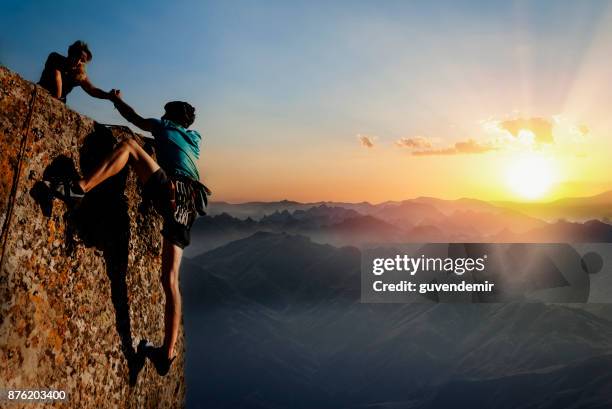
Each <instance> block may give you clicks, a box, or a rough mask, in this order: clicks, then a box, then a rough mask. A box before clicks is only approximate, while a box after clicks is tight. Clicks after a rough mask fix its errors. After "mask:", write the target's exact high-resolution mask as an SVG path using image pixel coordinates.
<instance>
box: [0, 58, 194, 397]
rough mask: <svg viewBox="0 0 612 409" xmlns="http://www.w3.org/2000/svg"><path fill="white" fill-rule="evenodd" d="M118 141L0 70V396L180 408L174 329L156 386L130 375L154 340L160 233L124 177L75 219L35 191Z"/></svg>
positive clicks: (143, 372) (146, 376)
mask: <svg viewBox="0 0 612 409" xmlns="http://www.w3.org/2000/svg"><path fill="white" fill-rule="evenodd" d="M126 137H137V138H138V136H137V135H133V134H131V132H130V131H129V130H128V129H127V128H119V127H107V126H103V125H100V124H97V123H95V122H94V121H92V120H91V119H89V118H87V117H84V116H82V115H79V114H78V113H76V112H74V111H72V110H70V109H69V108H67V107H66V106H65V105H64V104H63V103H61V102H60V101H58V100H56V99H54V98H52V97H51V96H50V95H49V94H48V93H47V92H46V91H45V90H44V89H42V88H40V87H39V86H36V85H34V84H32V83H30V82H28V81H25V80H23V79H22V78H20V77H19V76H18V75H16V74H14V73H12V72H11V71H9V70H7V69H6V68H3V67H0V227H1V229H2V230H1V234H2V235H1V241H0V252H1V264H0V388H7V389H13V388H14V389H56V390H63V391H66V393H67V395H68V399H67V401H65V402H57V403H55V405H54V406H55V407H70V408H73V407H79V408H103V407H109V408H111V407H112V408H149V407H151V408H157V407H160V408H173V407H183V406H184V397H185V382H184V374H183V364H184V362H183V356H184V342H183V341H184V339H183V330H182V328H181V331H180V335H179V341H178V344H177V351H178V352H179V356H178V358H177V360H176V361H175V364H174V365H173V367H172V369H171V371H170V373H169V374H168V375H167V376H166V377H160V376H159V375H158V374H157V373H156V372H155V370H154V368H153V366H152V364H151V363H150V362H149V361H147V362H146V364H145V365H144V367H141V365H139V364H138V361H139V359H138V356H137V353H136V350H135V348H136V346H137V344H138V342H139V341H140V340H141V339H142V338H147V339H150V340H153V341H154V342H155V343H158V344H159V343H160V342H161V341H162V339H163V313H164V294H163V291H162V287H161V283H160V281H159V276H160V253H161V240H160V234H159V230H160V228H161V223H160V219H159V217H158V216H157V214H156V213H155V212H154V210H152V209H151V208H150V207H149V206H147V205H146V203H142V200H141V196H140V186H139V184H138V182H137V180H136V177H135V175H134V173H133V172H131V171H130V170H129V169H125V170H124V171H123V172H121V173H120V174H118V175H117V176H115V177H113V178H111V179H109V180H108V181H106V182H105V183H103V184H101V185H100V186H98V187H97V188H96V189H94V190H92V192H91V193H90V194H88V195H87V197H86V198H85V199H84V201H83V202H82V204H81V205H80V206H79V207H78V208H77V209H75V210H70V209H68V208H67V207H66V206H65V205H64V204H63V203H62V202H60V201H58V200H53V201H52V200H50V198H49V197H48V194H47V192H46V191H45V190H44V189H43V188H42V184H41V183H40V181H41V180H42V179H43V177H46V176H52V175H54V174H71V173H74V172H80V173H87V172H88V170H89V169H91V168H92V167H93V166H95V165H96V163H97V162H98V161H99V160H100V158H101V157H103V156H104V155H105V154H106V153H108V152H109V151H110V150H112V148H113V146H114V145H115V144H116V143H117V141H119V140H121V139H123V138H126ZM4 403H6V402H0V406H2V405H3V404H4ZM18 406H19V405H18ZM43 406H44V407H49V406H48V404H47V405H43V404H39V405H31V404H28V405H27V407H43Z"/></svg>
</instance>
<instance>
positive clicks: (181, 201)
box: [142, 168, 197, 249]
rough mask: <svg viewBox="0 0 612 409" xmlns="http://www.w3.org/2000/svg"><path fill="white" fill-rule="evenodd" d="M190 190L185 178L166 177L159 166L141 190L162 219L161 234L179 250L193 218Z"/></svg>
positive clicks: (188, 237) (191, 191)
mask: <svg viewBox="0 0 612 409" xmlns="http://www.w3.org/2000/svg"><path fill="white" fill-rule="evenodd" d="M192 193H193V190H192V186H191V183H190V182H189V179H188V178H181V177H169V176H168V175H167V174H166V172H164V170H163V169H162V168H159V169H158V170H157V171H156V172H155V173H153V174H152V175H151V176H150V177H149V180H147V183H145V185H144V187H143V190H142V194H143V197H144V198H145V199H147V200H151V201H152V203H153V206H154V207H155V209H156V210H157V212H158V213H159V214H160V215H161V217H162V219H163V220H164V226H163V228H162V231H161V233H162V236H164V238H165V239H167V240H169V241H170V242H171V243H173V244H176V245H177V246H179V247H180V248H182V249H184V248H185V247H187V246H188V245H189V243H190V241H191V226H192V225H193V222H194V221H195V219H196V217H197V212H196V210H195V204H194V200H193V194H192Z"/></svg>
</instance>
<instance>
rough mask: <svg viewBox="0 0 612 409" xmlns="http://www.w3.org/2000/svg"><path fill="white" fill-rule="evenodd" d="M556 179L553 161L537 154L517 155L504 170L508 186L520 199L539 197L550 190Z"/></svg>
mask: <svg viewBox="0 0 612 409" xmlns="http://www.w3.org/2000/svg"><path fill="white" fill-rule="evenodd" d="M556 180H557V175H556V170H555V166H554V163H553V161H552V160H551V159H550V158H547V157H544V156H541V155H538V154H525V155H522V156H518V157H517V158H515V159H514V160H513V161H512V162H511V163H510V165H509V166H508V168H507V170H506V182H507V185H508V187H509V188H510V189H511V190H512V192H513V193H514V194H516V195H518V196H519V197H521V198H522V199H528V200H536V199H541V198H542V197H544V196H545V195H546V194H547V193H548V192H549V191H550V189H551V188H552V187H553V185H554V184H555V182H556Z"/></svg>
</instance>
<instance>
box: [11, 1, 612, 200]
mask: <svg viewBox="0 0 612 409" xmlns="http://www.w3.org/2000/svg"><path fill="white" fill-rule="evenodd" d="M1 7H2V13H0V25H1V26H2V27H3V32H4V33H5V36H3V38H2V39H1V40H0V62H1V63H2V64H3V65H6V66H8V67H9V68H11V69H12V70H14V71H17V72H19V73H20V74H21V75H22V76H24V77H25V78H27V79H30V80H34V81H35V80H37V79H38V77H39V75H40V71H41V69H42V66H43V64H44V60H45V58H46V56H47V54H48V53H49V52H51V51H59V52H62V53H65V52H66V48H67V46H68V45H69V44H70V43H72V42H73V41H74V40H75V39H83V40H85V41H86V42H88V43H89V45H90V47H91V49H92V51H93V55H94V58H93V61H92V62H91V63H90V64H89V66H88V73H89V76H90V78H91V80H92V82H94V84H96V85H97V86H99V87H100V88H103V89H110V88H120V89H121V90H122V91H123V94H124V98H125V100H126V101H127V102H128V103H130V104H131V105H133V106H134V107H135V108H136V109H137V110H138V111H139V112H141V113H142V114H143V115H145V116H159V115H160V114H161V113H162V112H161V111H162V106H163V104H164V102H166V101H168V100H174V99H180V100H187V101H190V102H191V103H192V104H193V105H194V106H196V108H197V120H196V123H195V126H194V127H195V128H197V129H199V130H201V131H202V132H203V134H204V135H205V145H204V155H203V159H202V164H201V167H202V168H203V170H204V173H205V174H206V175H207V176H208V177H209V178H212V179H214V180H217V181H219V184H220V185H221V186H225V187H223V188H221V197H222V198H226V199H228V200H247V199H258V198H259V199H262V198H282V197H286V196H292V195H293V196H294V197H295V198H298V197H297V196H300V194H299V192H302V191H309V192H315V193H313V194H312V195H302V197H301V198H302V199H305V198H311V199H315V198H320V199H323V198H326V197H324V196H326V195H328V196H329V195H330V194H333V193H334V191H335V189H334V184H333V183H331V182H330V181H322V182H317V179H316V178H315V177H312V176H307V173H308V172H309V171H310V170H312V172H316V171H317V169H318V168H320V169H321V172H325V173H326V174H328V175H329V173H330V172H331V173H332V174H336V175H337V179H336V180H335V182H334V183H336V184H338V183H341V184H343V186H349V187H350V188H351V189H353V190H351V191H355V192H356V189H359V186H360V183H363V182H362V181H363V176H364V175H365V172H366V170H364V175H361V176H359V172H357V175H355V171H354V169H352V168H353V166H360V167H362V168H363V169H367V175H368V181H369V182H374V183H382V182H383V181H384V180H386V179H388V178H389V176H388V175H389V173H397V174H401V173H402V172H404V171H406V170H405V169H404V166H407V165H403V164H401V162H400V161H404V162H406V161H409V160H411V159H410V158H406V157H405V156H406V155H403V157H402V156H401V155H399V156H398V155H397V154H394V155H396V156H398V157H397V158H395V159H393V160H394V161H396V162H397V166H396V168H392V167H389V165H388V163H386V162H388V160H389V158H388V157H387V156H389V155H391V154H388V155H387V156H385V158H384V159H383V158H378V159H376V158H364V156H363V155H365V153H363V152H362V151H361V150H360V147H359V146H358V143H356V138H355V136H356V135H358V134H367V135H373V138H374V139H375V140H376V141H377V143H379V144H380V143H388V144H392V143H393V140H395V139H397V138H400V137H405V136H414V135H425V136H427V137H432V138H437V139H440V140H442V141H448V143H452V142H453V141H457V140H460V139H462V138H465V137H467V136H469V137H472V136H474V135H477V133H478V132H479V131H478V129H477V127H478V125H477V124H478V121H479V120H483V119H485V118H489V117H499V116H503V115H508V114H509V113H511V112H513V111H516V110H520V111H521V112H525V114H526V115H530V116H534V115H537V116H550V115H553V114H556V113H558V112H561V111H562V110H563V107H564V103H565V102H566V101H567V100H568V98H569V97H568V95H569V94H571V93H572V90H573V88H572V87H573V85H574V84H575V82H576V81H573V79H575V78H576V77H577V76H578V75H579V73H580V72H581V70H582V69H583V68H584V64H585V60H588V58H587V57H588V55H591V54H589V53H592V50H593V44H595V43H596V42H595V41H594V39H597V38H598V39H599V43H605V42H606V41H607V40H609V36H608V34H609V33H608V31H607V30H606V29H605V28H602V27H604V26H605V25H606V24H605V21H607V20H606V19H607V18H608V15H609V13H608V7H607V2H605V1H584V2H575V1H538V2H535V1H534V2H526V1H521V2H511V1H436V2H424V1H423V2H416V1H380V2H373V1H321V2H317V1H302V2H298V1H292V2H286V1H285V2H284V1H225V2H223V1H218V2H204V1H177V2H167V1H164V2H162V1H147V2H141V1H134V2H127V1H122V2H115V1H105V2H96V1H89V2H77V1H73V2H68V1H57V2H47V1H34V2H25V1H12V0H10V1H8V2H7V1H6V0H5V1H3V2H2V6H1ZM604 40H606V41H604ZM598 58H599V57H598ZM591 60H593V58H591ZM596 62H597V61H596V59H595V61H591V62H590V63H591V64H594V63H596ZM608 102H610V101H609V100H608V99H606V103H608ZM68 104H69V105H70V106H71V107H73V108H74V109H76V110H78V111H80V112H83V113H85V114H87V115H89V116H91V117H93V118H95V119H97V120H99V121H100V122H107V123H124V122H123V121H122V119H121V118H120V117H119V116H118V114H117V113H116V112H115V111H114V110H113V109H112V106H111V105H110V104H109V103H108V102H106V101H98V100H94V99H92V98H89V97H87V96H86V95H84V94H83V92H82V91H81V90H76V91H74V92H73V93H72V94H71V95H69V96H68ZM330 161H335V162H336V167H334V166H332V165H331V164H330ZM396 162H393V163H396ZM249 164H250V165H249ZM379 167H381V168H385V170H384V172H382V173H380V174H378V175H376V174H375V175H374V176H372V173H373V172H374V173H375V172H376V171H375V169H376V168H379ZM279 169H283V170H284V172H282V173H293V174H294V175H296V177H295V178H291V177H289V176H284V179H283V178H282V177H281V179H282V180H281V181H280V182H278V183H277V182H275V183H272V184H270V180H271V179H277V178H278V177H279V175H278V173H279V171H278V170H279ZM351 175H354V178H353V179H351ZM443 176H444V175H440V178H442V177H443ZM251 178H252V179H251ZM236 180H241V181H242V182H246V183H247V184H248V185H249V186H250V187H249V188H245V186H244V184H243V183H238V182H236ZM440 180H442V179H440ZM232 181H233V182H232ZM296 185H300V186H301V188H297V187H296ZM245 189H246V190H245ZM392 189H396V190H397V196H398V197H400V196H402V197H403V196H405V195H415V194H420V193H421V191H420V190H418V189H417V190H414V191H413V190H410V189H407V188H405V187H402V186H401V185H397V184H391V185H389V186H388V187H387V188H386V189H385V192H389V191H393V190H392ZM436 189H438V190H439V189H440V187H437V188H434V189H433V190H432V191H431V192H428V191H427V189H424V190H423V189H421V190H423V191H422V193H423V194H426V193H435V192H436V191H437V190H436ZM274 191H278V194H272V193H271V192H274ZM347 191H348V190H347ZM257 192H266V193H265V194H261V195H260V194H258V193H257ZM449 195H450V196H453V195H455V196H457V195H462V194H461V193H460V192H452V194H451V193H449ZM341 196H342V195H341ZM340 198H345V199H358V193H357V192H356V193H355V194H346V195H344V196H342V197H340V196H339V197H337V199H340ZM364 199H367V197H364ZM372 199H374V198H373V197H372Z"/></svg>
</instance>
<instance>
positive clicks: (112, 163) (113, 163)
mask: <svg viewBox="0 0 612 409" xmlns="http://www.w3.org/2000/svg"><path fill="white" fill-rule="evenodd" d="M128 161H130V164H131V165H132V167H133V168H134V171H135V172H136V174H137V175H138V178H139V179H140V181H141V182H142V183H145V182H146V181H147V180H148V179H149V177H150V176H151V175H152V174H153V173H155V172H156V171H157V170H158V169H159V165H158V164H157V162H155V160H153V158H152V157H151V156H149V154H148V153H147V152H146V151H145V150H144V149H143V148H142V147H141V146H140V145H139V144H138V142H136V141H135V140H134V139H132V138H130V139H126V140H125V141H123V142H121V143H120V144H119V145H118V146H117V147H116V148H115V150H113V152H112V153H111V154H110V155H109V156H108V157H107V158H106V159H105V160H104V161H103V162H102V164H101V165H100V166H99V167H98V168H97V169H96V170H94V171H93V172H92V173H91V174H90V175H88V176H87V177H85V178H83V179H81V180H79V181H78V184H79V186H80V187H81V189H83V191H85V192H88V191H89V190H91V189H93V188H94V187H96V186H97V185H98V184H100V183H102V182H103V181H105V180H106V179H108V178H109V177H111V176H114V175H116V174H117V173H119V172H120V171H121V169H123V168H124V167H125V165H126V164H127V163H128Z"/></svg>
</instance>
